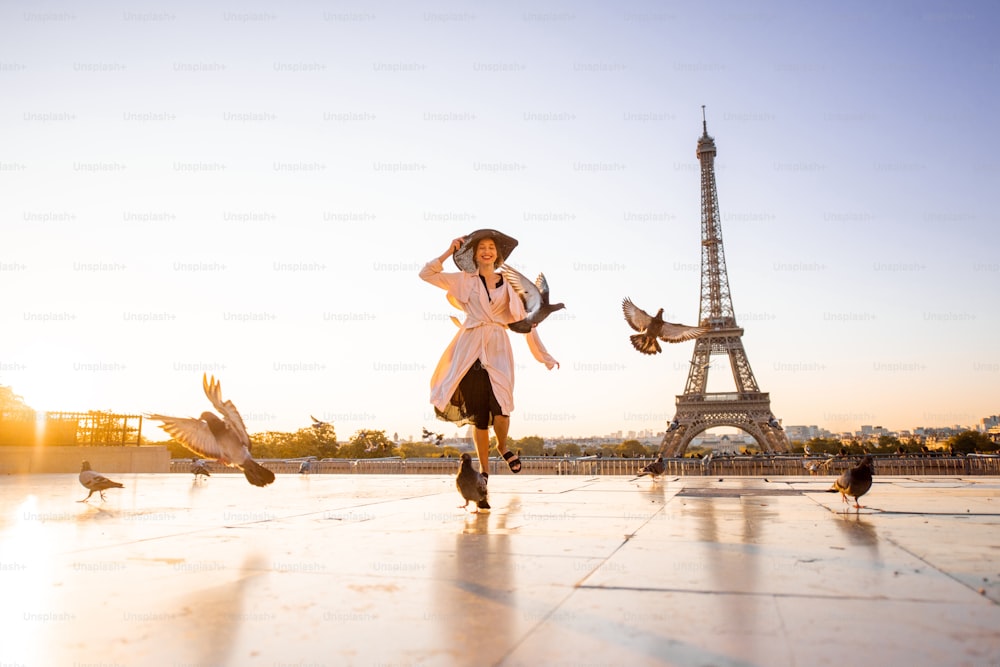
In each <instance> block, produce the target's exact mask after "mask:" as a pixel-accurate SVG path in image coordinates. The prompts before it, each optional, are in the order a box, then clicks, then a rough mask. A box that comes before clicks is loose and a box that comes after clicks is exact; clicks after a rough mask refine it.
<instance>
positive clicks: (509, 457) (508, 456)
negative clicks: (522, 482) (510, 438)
mask: <svg viewBox="0 0 1000 667" xmlns="http://www.w3.org/2000/svg"><path fill="white" fill-rule="evenodd" d="M501 456H503V459H504V461H506V462H507V467H508V468H510V471H511V472H512V473H514V474H515V475H516V474H517V473H519V472H521V458H520V457H519V456H518V455H517V454H515V453H514V452H512V451H510V450H509V449H508V450H507V451H506V452H504V453H503V454H501ZM514 466H517V470H514Z"/></svg>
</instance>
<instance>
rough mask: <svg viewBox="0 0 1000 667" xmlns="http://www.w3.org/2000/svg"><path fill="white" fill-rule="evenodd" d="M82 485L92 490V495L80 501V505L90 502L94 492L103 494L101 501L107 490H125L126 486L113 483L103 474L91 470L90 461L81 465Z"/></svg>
mask: <svg viewBox="0 0 1000 667" xmlns="http://www.w3.org/2000/svg"><path fill="white" fill-rule="evenodd" d="M80 484H83V485H84V486H85V487H87V488H88V489H90V493H88V494H87V497H86V498H84V499H83V500H78V501H76V502H78V503H85V502H87V501H88V500H90V497H91V496H92V495H94V491H97V492H98V493H100V494H101V500H105V498H104V490H105V489H124V488H125V485H124V484H119V483H118V482H112V481H111V480H110V479H108V478H107V477H105V476H104V475H102V474H101V473H98V472H94V471H93V470H91V469H90V461H84V462H83V463H82V464H81V465H80Z"/></svg>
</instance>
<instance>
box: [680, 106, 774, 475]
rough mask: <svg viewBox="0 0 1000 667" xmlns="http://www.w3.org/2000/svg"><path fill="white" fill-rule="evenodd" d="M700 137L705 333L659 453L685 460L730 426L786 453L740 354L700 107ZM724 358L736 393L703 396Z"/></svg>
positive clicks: (711, 142)
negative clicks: (716, 430)
mask: <svg viewBox="0 0 1000 667" xmlns="http://www.w3.org/2000/svg"><path fill="white" fill-rule="evenodd" d="M701 110H702V121H701V124H702V130H703V131H702V135H701V138H699V139H698V153H697V155H698V161H699V162H700V163H701V307H700V312H699V316H698V319H699V326H702V327H708V328H709V331H708V332H707V333H704V334H702V335H701V336H700V337H698V338H697V339H695V344H694V353H693V354H692V355H691V369H690V370H689V371H688V379H687V384H686V385H685V386H684V393H683V394H681V395H680V396H678V397H677V409H676V412H675V413H674V419H673V421H671V422H670V424H669V425H668V426H667V432H666V433H665V434H664V435H663V442H662V443H661V445H660V451H661V453H663V454H664V455H666V456H684V452H685V451H686V450H687V446H688V443H690V442H691V440H692V439H693V438H694V437H695V436H697V435H698V434H699V433H701V432H703V431H705V430H707V429H710V428H713V427H716V426H734V427H736V428H738V429H741V430H743V431H745V432H747V433H749V434H750V435H751V436H753V439H754V440H756V441H757V444H758V445H759V446H760V448H761V449H762V450H764V451H767V452H774V451H779V452H780V451H785V450H787V449H788V438H787V437H786V436H785V432H784V430H782V428H781V425H780V424H779V423H778V420H777V419H775V417H774V414H773V413H772V412H771V398H770V396H769V395H768V394H767V393H765V392H762V391H761V390H760V387H758V386H757V380H756V378H754V376H753V371H752V370H751V369H750V362H749V361H748V360H747V353H746V351H745V350H744V349H743V329H742V328H741V327H739V326H737V325H736V315H735V314H734V312H733V301H732V298H731V297H730V295H729V277H728V276H727V275H726V255H725V251H724V250H723V247H722V222H721V220H720V218H719V195H718V192H717V191H716V187H715V153H716V151H715V139H713V138H712V137H710V136H709V134H708V123H707V121H706V120H705V107H704V106H702V108H701ZM723 354H724V355H728V357H729V364H730V367H731V368H732V370H733V380H734V382H735V386H736V390H735V391H732V392H706V391H705V388H706V387H707V385H708V371H709V369H710V368H711V357H712V355H723Z"/></svg>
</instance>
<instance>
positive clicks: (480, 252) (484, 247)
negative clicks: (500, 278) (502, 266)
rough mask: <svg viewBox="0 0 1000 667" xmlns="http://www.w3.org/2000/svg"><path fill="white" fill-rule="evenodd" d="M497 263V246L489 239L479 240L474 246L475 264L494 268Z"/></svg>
mask: <svg viewBox="0 0 1000 667" xmlns="http://www.w3.org/2000/svg"><path fill="white" fill-rule="evenodd" d="M496 261H497V244H496V243H494V242H493V239H491V238H485V239H480V240H479V243H478V244H476V264H478V265H482V264H486V265H487V266H491V267H492V266H495V264H496Z"/></svg>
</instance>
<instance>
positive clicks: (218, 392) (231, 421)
mask: <svg viewBox="0 0 1000 667" xmlns="http://www.w3.org/2000/svg"><path fill="white" fill-rule="evenodd" d="M201 383H202V386H203V387H204V389H205V396H207V397H208V400H210V401H211V402H212V405H214V406H215V409H216V410H218V411H219V412H220V413H222V417H223V421H225V423H226V428H227V429H228V430H229V431H231V432H232V433H233V435H235V436H236V439H237V440H238V441H239V442H240V444H241V445H243V446H244V447H246V448H247V451H248V452H249V451H251V445H250V436H248V435H247V427H246V426H244V425H243V418H242V417H240V413H239V411H238V410H237V409H236V406H235V405H233V402H232V401H225V402H223V400H222V385H221V384H220V383H219V381H218V380H216V379H215V376H214V375H213V376H212V379H211V380H209V379H208V376H207V375H202V376H201Z"/></svg>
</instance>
